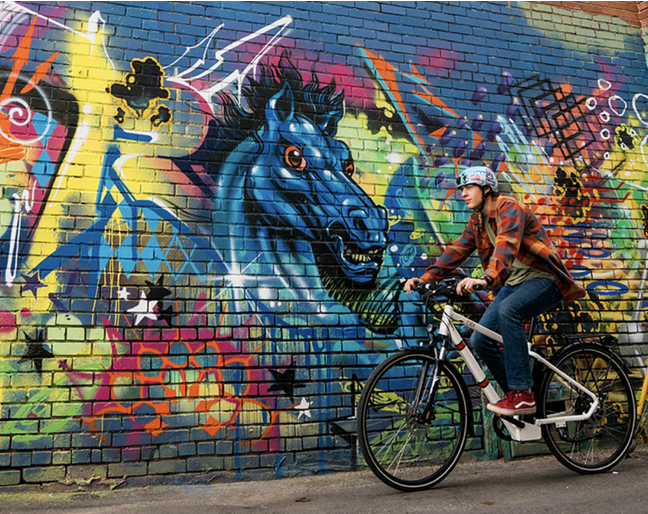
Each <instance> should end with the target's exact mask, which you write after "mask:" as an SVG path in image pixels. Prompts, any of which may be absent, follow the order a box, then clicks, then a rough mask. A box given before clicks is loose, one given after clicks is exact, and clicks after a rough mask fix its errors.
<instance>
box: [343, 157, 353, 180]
mask: <svg viewBox="0 0 648 514" xmlns="http://www.w3.org/2000/svg"><path fill="white" fill-rule="evenodd" d="M342 169H343V170H344V174H345V175H346V176H347V177H352V176H353V173H354V172H355V166H354V164H353V161H352V160H351V159H347V160H346V161H344V163H342Z"/></svg>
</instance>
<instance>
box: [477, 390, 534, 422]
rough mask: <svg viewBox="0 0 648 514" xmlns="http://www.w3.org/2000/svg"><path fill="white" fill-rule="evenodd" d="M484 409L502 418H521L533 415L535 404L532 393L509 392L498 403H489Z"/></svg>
mask: <svg viewBox="0 0 648 514" xmlns="http://www.w3.org/2000/svg"><path fill="white" fill-rule="evenodd" d="M486 408H487V409H488V410H489V411H491V412H494V413H495V414H502V415H503V416H522V415H524V414H535V411H536V403H535V397H534V396H533V393H525V392H523V391H509V392H508V393H507V394H506V396H504V398H502V399H501V400H500V401H499V402H497V403H489V404H488V405H486Z"/></svg>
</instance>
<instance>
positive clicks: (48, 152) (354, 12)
mask: <svg viewBox="0 0 648 514" xmlns="http://www.w3.org/2000/svg"><path fill="white" fill-rule="evenodd" d="M1 8H2V10H3V11H2V20H3V23H2V24H1V25H0V66H1V67H2V72H1V73H0V82H1V83H2V84H3V85H2V95H1V100H0V105H1V106H2V108H1V109H0V165H1V168H0V192H1V193H2V194H0V234H1V237H2V240H1V243H0V289H1V295H0V484H1V485H13V484H18V483H21V482H28V483H44V482H63V483H69V484H74V483H80V482H83V481H87V480H89V479H91V478H92V477H98V478H101V479H102V480H110V479H113V480H116V479H121V478H123V477H127V478H128V479H129V480H131V481H134V482H135V481H136V480H137V477H151V476H153V477H161V478H159V479H160V480H178V479H179V478H178V477H190V478H189V479H195V477H202V478H200V479H201V480H202V479H209V480H213V479H217V478H220V477H224V478H230V477H231V478H245V477H249V476H262V477H283V476H290V475H294V474H301V473H308V472H312V473H316V472H321V471H332V470H343V469H351V468H354V467H355V466H356V465H357V464H358V461H359V457H358V455H357V446H356V439H355V423H354V415H355V404H356V402H357V395H358V392H359V391H360V390H361V388H362V384H363V382H364V380H365V379H366V378H367V376H368V375H369V373H370V372H371V370H372V369H373V368H374V367H375V366H376V365H377V364H378V363H379V362H380V361H381V360H382V359H384V357H385V356H386V355H388V354H389V353H391V352H393V351H396V350H397V349H398V348H400V347H402V346H403V345H410V344H415V343H416V341H417V338H419V337H421V335H422V332H423V331H422V328H421V326H420V323H421V317H420V314H421V312H420V305H418V303H417V302H415V301H414V299H413V297H406V295H401V294H399V292H398V291H399V285H398V284H399V280H400V279H402V278H407V277H411V276H419V275H420V274H422V272H423V270H424V269H425V268H426V266H427V265H428V264H429V263H430V262H432V261H433V260H434V258H435V257H436V256H438V255H439V254H440V252H441V251H442V249H443V248H444V247H445V246H446V245H447V244H448V243H450V242H451V241H452V240H454V239H456V238H457V236H458V234H459V233H460V232H461V230H462V228H463V226H464V224H465V222H466V221H467V219H468V215H469V213H468V211H467V210H466V208H465V206H464V205H463V202H462V201H461V199H460V198H459V197H458V196H457V195H456V194H454V188H455V186H456V182H455V178H456V176H457V173H458V172H459V171H460V170H462V169H463V168H465V167H466V166H469V165H474V164H479V165H482V164H484V165H487V166H490V167H491V168H492V169H493V170H495V171H496V172H497V173H498V177H499V179H500V182H501V183H502V184H503V187H504V188H505V189H506V190H507V191H510V193H511V194H513V195H515V196H516V197H518V198H519V199H521V200H522V201H524V202H525V203H527V204H529V205H530V206H531V207H532V208H533V210H534V211H535V212H536V214H537V215H538V216H539V217H540V218H541V219H542V221H543V222H544V223H545V225H546V227H547V229H548V230H549V232H550V233H551V236H552V237H553V239H554V241H555V242H556V245H557V247H558V248H559V250H560V252H561V254H562V256H563V257H564V260H565V262H566V263H567V265H568V266H569V268H570V269H571V271H572V273H573V275H574V276H575V277H576V278H577V279H578V280H580V281H581V282H582V284H583V286H584V287H585V288H586V289H587V291H588V296H587V297H586V298H585V299H583V300H582V301H580V302H578V303H575V304H572V305H571V306H570V307H569V309H568V310H567V311H565V312H562V313H559V314H554V315H552V316H550V317H547V318H546V319H545V320H544V321H545V322H546V323H545V324H544V330H545V331H546V330H552V329H553V330H556V329H557V330H559V331H561V332H580V333H582V332H586V333H599V332H606V333H612V334H615V335H616V336H617V337H618V339H619V347H618V349H619V352H620V353H621V354H622V355H623V356H624V358H625V360H626V362H627V363H628V364H629V365H630V366H631V367H632V369H633V370H635V373H636V376H637V378H638V379H641V377H642V376H643V362H644V359H645V355H646V354H647V353H648V349H647V348H646V346H645V344H644V343H643V341H644V331H645V330H644V329H645V319H646V307H645V305H644V301H643V296H642V295H643V290H644V289H645V280H646V275H645V263H646V244H645V237H646V234H648V229H647V228H646V227H647V226H648V225H647V223H648V221H647V220H648V214H647V212H648V207H647V206H648V199H647V193H646V191H648V189H647V187H648V174H647V173H646V168H647V163H646V157H645V153H644V144H645V141H646V135H647V132H646V125H648V115H647V114H646V110H647V109H646V107H647V100H648V97H647V96H646V94H645V89H646V83H647V81H646V78H647V77H646V64H645V56H644V54H645V52H644V40H643V39H642V38H643V35H644V34H643V21H644V17H645V16H644V15H645V5H644V2H641V3H635V2H592V3H583V2H529V3H527V2H520V3H515V2H508V3H502V2H492V3H489V2H460V3H452V2H449V3H440V2H439V3H437V2H420V3H416V2H395V3H389V2H380V3H378V2H376V3H372V2H356V3H350V2H342V3H335V2H223V3H222V4H221V3H220V2H191V3H188V2H92V3H90V2H69V3H67V2H57V3H56V4H53V3H35V2H17V3H4V4H2V7H1ZM462 270H463V271H464V272H465V273H469V274H470V273H474V274H478V273H480V269H479V264H478V262H477V261H476V260H475V259H471V260H468V261H467V262H466V263H465V266H464V267H463V268H462ZM485 301H487V300H486V299H485V298H481V297H479V298H476V299H475V300H474V303H475V304H476V310H479V307H480V306H481V305H483V303H484V302H485ZM540 340H541V342H545V343H546V344H548V345H552V344H553V341H554V340H553V339H552V338H550V337H547V335H546V332H543V335H542V336H541V337H540ZM550 351H551V348H550ZM466 379H467V380H468V383H469V386H470V390H471V394H472V396H473V403H474V408H475V412H476V423H477V425H478V426H477V430H476V431H475V434H476V435H475V437H474V438H472V439H471V441H470V443H469V448H468V451H470V452H472V454H473V456H474V457H475V458H478V459H485V458H495V457H497V456H498V455H500V454H502V453H506V454H508V452H510V451H512V450H511V449H510V448H509V447H508V445H507V443H504V442H502V441H499V440H498V439H497V438H496V437H492V436H491V433H492V431H491V428H490V426H489V425H488V420H486V423H487V424H486V427H485V428H484V427H482V420H483V418H482V415H481V414H482V404H481V398H480V391H479V388H478V387H477V386H475V384H474V382H473V381H472V380H471V379H470V378H469V377H466ZM191 477H193V478H191ZM205 477H206V478H205Z"/></svg>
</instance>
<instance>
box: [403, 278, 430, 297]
mask: <svg viewBox="0 0 648 514" xmlns="http://www.w3.org/2000/svg"><path fill="white" fill-rule="evenodd" d="M424 282H425V281H424V280H421V279H420V278H416V277H414V278H410V279H409V280H408V281H407V282H405V286H403V289H404V290H405V292H406V293H408V294H412V292H413V291H414V289H416V286H418V285H419V284H422V283H424Z"/></svg>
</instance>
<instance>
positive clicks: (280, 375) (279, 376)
mask: <svg viewBox="0 0 648 514" xmlns="http://www.w3.org/2000/svg"><path fill="white" fill-rule="evenodd" d="M269 371H270V373H272V376H273V377H274V379H275V383H274V384H272V385H271V386H270V388H269V389H268V392H270V391H283V392H284V394H285V395H286V396H288V397H290V398H291V399H294V396H295V388H299V387H305V386H306V384H305V383H304V382H295V372H296V368H295V361H293V362H292V363H291V364H290V366H288V367H287V368H285V371H283V372H282V371H279V370H276V369H271V370H269Z"/></svg>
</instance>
